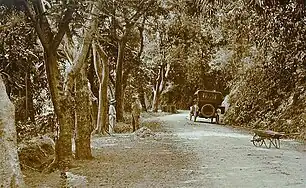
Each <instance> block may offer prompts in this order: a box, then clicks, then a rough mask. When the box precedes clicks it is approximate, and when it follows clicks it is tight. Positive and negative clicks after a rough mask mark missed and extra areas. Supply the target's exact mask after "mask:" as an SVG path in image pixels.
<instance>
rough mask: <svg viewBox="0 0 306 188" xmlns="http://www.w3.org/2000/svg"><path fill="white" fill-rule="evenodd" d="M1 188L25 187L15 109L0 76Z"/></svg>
mask: <svg viewBox="0 0 306 188" xmlns="http://www.w3.org/2000/svg"><path fill="white" fill-rule="evenodd" d="M0 187H24V182H23V176H22V173H21V170H20V165H19V159H18V153H17V134H16V127H15V108H14V105H13V104H12V102H11V101H10V100H9V98H8V96H7V93H6V89H5V86H4V83H3V81H2V78H1V74H0Z"/></svg>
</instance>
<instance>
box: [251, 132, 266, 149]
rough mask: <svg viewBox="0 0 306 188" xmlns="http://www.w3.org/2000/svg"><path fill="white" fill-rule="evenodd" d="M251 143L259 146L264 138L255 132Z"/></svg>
mask: <svg viewBox="0 0 306 188" xmlns="http://www.w3.org/2000/svg"><path fill="white" fill-rule="evenodd" d="M251 141H252V143H253V145H254V146H256V147H260V146H262V144H263V142H264V140H263V139H261V138H260V136H258V135H257V134H255V135H254V136H253V140H251Z"/></svg>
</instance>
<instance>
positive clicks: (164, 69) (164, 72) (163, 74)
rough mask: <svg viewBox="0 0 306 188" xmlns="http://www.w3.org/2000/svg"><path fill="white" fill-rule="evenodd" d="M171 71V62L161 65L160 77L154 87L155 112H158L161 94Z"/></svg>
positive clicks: (153, 105) (153, 106)
mask: <svg viewBox="0 0 306 188" xmlns="http://www.w3.org/2000/svg"><path fill="white" fill-rule="evenodd" d="M169 71H170V64H163V65H161V66H160V69H159V73H158V77H157V79H156V85H155V88H153V104H152V108H153V109H152V110H153V112H157V110H158V107H159V102H160V95H161V93H162V92H163V90H164V88H165V84H166V79H167V77H168V74H169Z"/></svg>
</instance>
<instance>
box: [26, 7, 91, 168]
mask: <svg viewBox="0 0 306 188" xmlns="http://www.w3.org/2000/svg"><path fill="white" fill-rule="evenodd" d="M54 3H57V2H54ZM24 7H25V10H26V12H27V15H29V17H30V19H31V21H32V24H33V26H34V28H35V31H36V33H37V35H38V37H39V39H40V42H41V44H42V46H43V48H44V52H45V66H46V72H47V78H48V83H49V90H50V93H51V99H52V102H53V106H54V110H55V114H56V116H57V119H58V122H59V137H58V140H57V141H56V157H55V160H54V162H53V163H52V165H51V166H50V169H52V168H53V167H55V166H56V165H59V166H60V167H62V166H67V165H69V164H70V162H71V160H72V142H71V138H72V130H73V128H74V123H75V121H74V115H73V114H74V108H73V101H74V98H73V95H72V94H73V86H74V80H75V78H76V77H77V75H78V73H79V72H80V71H81V69H82V68H83V67H84V63H85V60H86V56H87V52H88V49H89V47H90V44H91V40H92V37H93V34H94V32H95V30H96V21H95V19H94V18H92V17H91V15H90V18H89V19H88V22H89V23H88V22H87V23H88V24H87V26H89V29H88V30H86V31H85V32H84V39H83V41H82V42H81V45H80V51H79V53H77V54H76V57H74V59H73V65H72V67H71V68H70V71H69V72H68V73H67V77H66V79H65V80H66V81H65V84H63V82H64V79H63V77H62V75H61V71H60V65H59V59H58V54H57V53H58V49H59V45H60V44H61V42H62V41H63V37H64V36H65V34H66V33H67V32H68V33H69V31H70V28H69V23H71V21H72V19H73V16H72V15H73V13H75V12H76V9H77V8H78V7H79V8H82V4H81V2H79V3H77V2H74V1H73V2H70V3H69V2H66V1H63V2H62V4H54V7H53V8H54V9H55V10H56V11H58V10H62V11H61V12H59V13H60V15H61V17H60V19H59V20H53V21H55V22H56V23H57V24H58V27H57V31H53V30H52V28H53V27H52V26H51V25H50V24H51V22H50V21H49V20H48V17H47V14H46V13H45V10H46V7H44V5H43V4H42V2H41V1H36V2H35V3H34V4H33V8H34V10H33V9H32V8H31V6H30V5H29V4H28V2H27V1H24ZM57 8H59V9H57ZM61 8H62V9H61ZM95 10H96V6H93V8H92V11H93V12H92V13H96V11H95ZM52 23H54V22H52ZM80 115H81V114H80ZM85 116H86V117H87V115H85ZM78 127H79V128H80V126H78ZM80 133H84V134H88V131H85V132H83V131H79V134H80ZM78 138H79V139H78V141H80V142H83V141H84V142H85V143H87V144H85V143H84V145H86V146H87V147H86V148H84V150H78V151H80V152H83V151H86V153H84V154H82V155H81V154H78V156H79V157H80V158H82V157H84V158H88V157H91V153H90V139H89V140H88V135H87V136H80V137H78ZM81 138H84V140H83V139H81ZM89 138H90V136H89ZM88 142H89V144H88ZM84 145H83V146H84ZM88 147H89V149H88Z"/></svg>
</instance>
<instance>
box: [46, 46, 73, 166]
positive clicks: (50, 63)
mask: <svg viewBox="0 0 306 188" xmlns="http://www.w3.org/2000/svg"><path fill="white" fill-rule="evenodd" d="M46 56H47V57H46V72H47V79H48V83H49V90H50V93H51V99H52V103H53V106H54V110H55V114H56V116H57V119H58V122H59V125H60V126H59V137H58V140H57V141H56V151H55V160H54V161H53V163H52V164H51V167H50V168H51V169H50V170H52V168H53V167H54V166H55V165H59V167H61V168H62V167H64V166H67V165H69V164H70V162H71V160H72V141H71V138H72V130H73V127H74V124H73V123H74V117H72V116H71V114H72V113H71V109H72V108H71V104H72V101H73V100H72V96H71V93H72V91H68V92H66V96H65V95H64V91H63V87H62V84H60V72H59V68H58V64H57V58H56V52H49V53H47V55H46Z"/></svg>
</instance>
